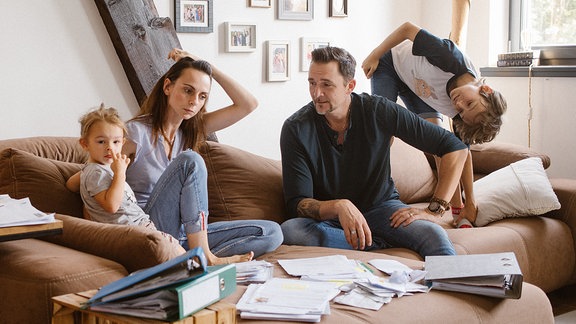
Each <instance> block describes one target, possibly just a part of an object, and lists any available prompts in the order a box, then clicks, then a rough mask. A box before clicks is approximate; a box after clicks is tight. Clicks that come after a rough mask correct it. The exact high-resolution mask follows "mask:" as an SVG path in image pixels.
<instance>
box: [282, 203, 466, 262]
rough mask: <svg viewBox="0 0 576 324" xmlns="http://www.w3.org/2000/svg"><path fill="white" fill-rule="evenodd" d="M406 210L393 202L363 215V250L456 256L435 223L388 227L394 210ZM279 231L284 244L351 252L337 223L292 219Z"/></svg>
mask: <svg viewBox="0 0 576 324" xmlns="http://www.w3.org/2000/svg"><path fill="white" fill-rule="evenodd" d="M408 207H409V206H407V205H405V204H404V203H402V202H401V201H400V200H395V199H394V200H389V201H387V202H385V203H384V204H382V205H381V206H379V207H377V208H374V209H372V210H369V211H367V212H366V213H364V217H365V218H366V221H367V222H368V226H369V227H370V230H371V231H372V241H373V243H372V245H371V246H370V247H368V248H366V250H375V249H383V248H391V247H403V248H407V249H410V250H413V251H416V252H418V253H419V254H420V255H421V256H422V257H425V256H427V255H454V254H456V251H455V250H454V246H453V245H452V242H451V241H450V239H449V238H448V234H447V233H446V231H445V230H444V229H443V228H442V227H441V226H440V225H438V224H435V223H432V222H430V221H426V220H416V221H414V222H412V223H411V224H410V225H408V226H400V227H398V228H392V227H391V226H390V216H392V214H393V213H394V211H396V210H398V209H400V208H408ZM282 232H283V233H284V244H294V245H305V246H325V247H333V248H340V249H352V246H351V245H350V244H348V242H347V241H346V237H345V236H344V231H343V230H342V227H341V225H340V223H339V222H338V220H327V221H321V222H319V221H316V220H313V219H310V218H293V219H290V220H287V221H285V222H284V223H282Z"/></svg>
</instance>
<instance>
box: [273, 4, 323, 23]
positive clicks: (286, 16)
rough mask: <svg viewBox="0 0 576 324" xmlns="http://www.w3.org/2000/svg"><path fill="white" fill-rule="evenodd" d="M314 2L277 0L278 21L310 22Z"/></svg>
mask: <svg viewBox="0 0 576 324" xmlns="http://www.w3.org/2000/svg"><path fill="white" fill-rule="evenodd" d="M313 18H314V0H278V19H281V20H312V19H313Z"/></svg>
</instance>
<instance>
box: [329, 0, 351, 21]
mask: <svg viewBox="0 0 576 324" xmlns="http://www.w3.org/2000/svg"><path fill="white" fill-rule="evenodd" d="M328 8H329V9H330V10H329V13H328V15H329V16H330V17H348V0H330V5H329V6H328Z"/></svg>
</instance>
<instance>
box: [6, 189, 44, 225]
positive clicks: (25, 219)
mask: <svg viewBox="0 0 576 324" xmlns="http://www.w3.org/2000/svg"><path fill="white" fill-rule="evenodd" d="M53 221H54V214H53V213H52V214H46V213H43V212H41V211H39V210H38V209H36V208H34V206H32V204H31V203H30V199H29V198H23V199H13V198H10V196H8V195H0V227H8V226H21V225H38V224H46V223H51V222H53Z"/></svg>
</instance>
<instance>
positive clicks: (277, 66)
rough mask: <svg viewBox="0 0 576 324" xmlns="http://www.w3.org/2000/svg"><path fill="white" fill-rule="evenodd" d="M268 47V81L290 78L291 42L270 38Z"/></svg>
mask: <svg viewBox="0 0 576 324" xmlns="http://www.w3.org/2000/svg"><path fill="white" fill-rule="evenodd" d="M267 47H268V50H267V67H268V73H267V81H268V82H273V81H287V80H290V68H291V64H292V63H291V62H290V42H289V41H283V40H269V41H268V42H267Z"/></svg>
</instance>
